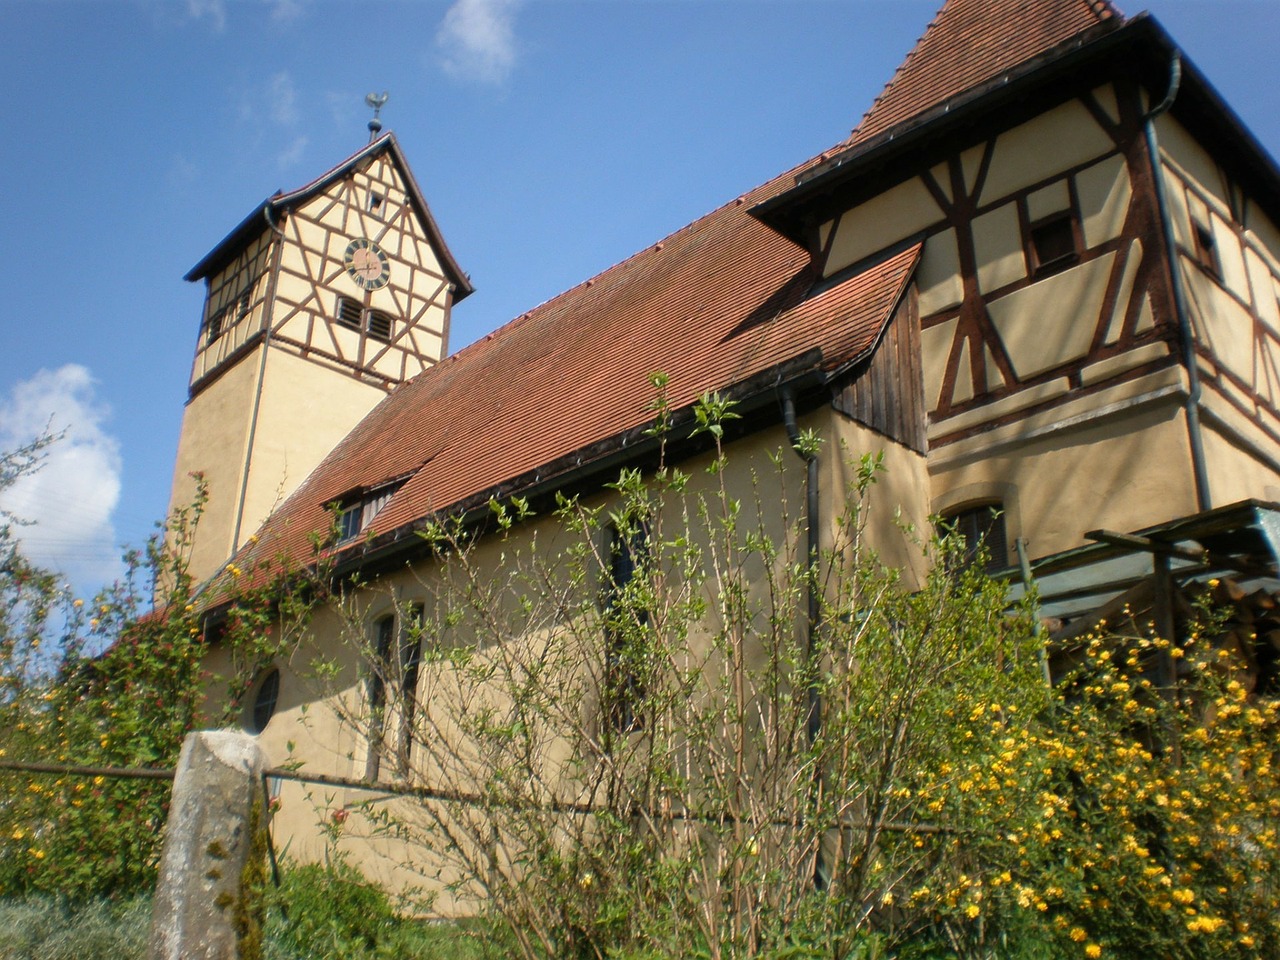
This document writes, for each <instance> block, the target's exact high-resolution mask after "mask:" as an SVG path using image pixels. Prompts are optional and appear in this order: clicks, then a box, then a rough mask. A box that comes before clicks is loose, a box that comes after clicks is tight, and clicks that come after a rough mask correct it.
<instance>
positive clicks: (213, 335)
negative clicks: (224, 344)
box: [204, 310, 227, 343]
mask: <svg viewBox="0 0 1280 960" xmlns="http://www.w3.org/2000/svg"><path fill="white" fill-rule="evenodd" d="M226 315H227V312H226V311H225V310H219V311H218V312H217V313H215V314H214V315H213V316H211V317H210V318H209V323H208V325H207V326H206V327H205V332H204V342H205V343H213V341H215V340H217V339H218V338H219V337H220V336H222V324H223V321H224V320H225V319H226Z"/></svg>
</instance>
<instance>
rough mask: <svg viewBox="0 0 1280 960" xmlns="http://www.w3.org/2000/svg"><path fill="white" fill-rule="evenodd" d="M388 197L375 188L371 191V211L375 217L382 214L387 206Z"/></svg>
mask: <svg viewBox="0 0 1280 960" xmlns="http://www.w3.org/2000/svg"><path fill="white" fill-rule="evenodd" d="M386 203H387V198H386V197H384V196H383V195H382V194H380V193H378V192H377V191H375V190H370V191H369V212H370V213H371V214H373V215H374V216H375V217H380V216H382V211H383V209H384V208H385V207H386Z"/></svg>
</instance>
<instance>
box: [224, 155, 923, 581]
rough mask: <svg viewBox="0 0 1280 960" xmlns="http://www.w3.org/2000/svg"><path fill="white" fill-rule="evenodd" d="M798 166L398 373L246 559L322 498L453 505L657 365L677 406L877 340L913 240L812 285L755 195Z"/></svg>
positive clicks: (805, 260) (638, 407)
mask: <svg viewBox="0 0 1280 960" xmlns="http://www.w3.org/2000/svg"><path fill="white" fill-rule="evenodd" d="M795 173H796V171H795V170H793V171H789V172H788V173H786V174H783V175H782V176H779V177H777V178H776V179H774V180H773V181H771V182H769V183H767V184H765V185H764V186H762V187H760V188H759V189H757V190H755V191H752V192H751V193H750V194H748V195H746V196H744V197H741V198H739V199H737V200H735V201H734V202H732V203H730V204H728V205H727V206H724V207H721V208H720V209H719V210H716V211H714V212H713V213H711V214H708V215H707V216H705V217H703V218H702V219H700V220H697V221H695V222H694V223H693V224H691V225H689V226H688V227H685V228H684V229H682V230H680V231H678V232H676V233H674V234H672V235H671V236H669V237H667V238H666V239H665V240H663V241H662V242H660V243H658V244H656V245H654V246H652V247H649V248H647V249H646V250H644V251H643V252H641V253H639V254H637V255H636V256H634V257H632V258H631V259H629V260H626V261H624V262H622V263H620V264H618V265H617V266H615V267H612V268H611V269H609V270H606V271H605V272H604V273H602V274H600V275H599V276H597V277H595V278H593V279H592V280H589V281H587V282H586V283H583V284H580V285H579V286H577V287H574V288H573V289H571V290H569V291H567V292H566V293H564V294H561V295H560V296H559V297H556V298H555V299H553V300H550V301H548V302H547V303H545V304H543V305H542V306H540V307H538V308H536V309H535V310H533V311H531V312H529V313H527V314H525V315H524V316H522V317H520V318H518V319H516V320H514V321H512V322H511V323H509V324H507V325H506V326H505V327H502V328H501V329H499V330H497V331H496V332H494V333H492V334H490V335H489V336H487V337H486V338H484V339H483V340H481V341H478V342H477V343H474V344H472V345H471V346H469V347H467V348H466V349H464V350H462V351H460V352H458V353H456V354H454V355H453V356H451V357H449V358H447V359H446V360H444V361H443V362H441V363H440V364H438V365H437V366H435V367H432V368H431V369H429V370H427V371H425V372H424V373H422V374H421V375H419V376H418V377H416V378H415V379H414V380H412V381H410V382H408V383H406V384H404V385H402V386H401V387H399V388H398V389H396V391H395V392H393V393H392V394H391V395H390V396H389V397H388V398H387V399H386V400H385V401H383V402H382V403H381V404H380V405H379V406H378V407H376V408H375V409H374V410H373V411H372V412H371V413H370V414H369V415H368V416H367V417H366V418H365V419H364V420H363V421H362V422H361V423H360V424H359V425H358V426H357V427H356V429H355V430H353V431H352V432H351V434H350V435H348V436H347V438H346V439H345V440H343V441H342V443H340V444H339V445H338V446H337V447H336V448H335V449H334V450H333V451H332V452H331V453H330V455H329V456H328V457H327V458H326V459H325V460H324V462H323V463H322V464H321V465H320V466H319V467H318V468H317V469H316V471H315V472H314V473H313V474H312V475H311V477H310V478H308V479H307V480H306V481H305V482H304V483H303V484H302V486H301V487H300V488H299V489H298V490H297V491H296V492H295V493H294V494H293V495H292V496H291V497H290V498H289V499H288V501H287V502H286V503H285V504H283V505H282V506H281V507H280V509H279V510H277V511H276V513H275V514H274V515H273V516H272V517H271V519H269V520H268V521H267V523H266V525H265V526H264V528H263V530H262V531H260V543H259V545H258V546H257V547H256V548H254V549H253V551H252V552H251V553H252V554H253V555H246V556H244V557H242V558H241V559H239V560H237V563H238V565H240V566H242V567H243V566H246V565H249V564H252V563H253V562H254V560H255V556H254V555H256V557H257V558H264V557H271V556H275V555H278V554H279V553H280V552H282V551H283V552H284V553H285V554H288V555H291V556H295V557H299V556H304V555H305V552H304V551H305V550H306V543H307V540H306V534H307V532H308V531H312V530H316V529H322V528H324V527H325V526H327V525H328V523H329V518H328V516H327V515H326V512H325V505H326V504H327V503H330V502H332V501H334V500H335V499H337V498H339V497H340V496H342V495H343V494H345V493H348V492H350V491H352V490H354V489H356V488H361V487H369V486H372V485H375V484H377V483H378V482H380V481H383V480H386V479H388V478H392V477H397V476H403V475H406V474H409V475H410V479H409V480H408V481H407V482H406V483H405V485H404V486H403V487H402V488H401V489H400V490H399V491H398V492H397V493H396V494H395V496H394V497H393V498H392V499H391V502H390V503H389V504H388V505H387V506H386V507H385V508H384V509H383V510H382V511H381V512H380V513H379V514H378V516H377V517H376V518H375V520H374V522H373V524H372V530H373V532H374V533H375V534H380V533H384V532H387V531H390V530H395V529H398V528H401V527H402V526H404V525H406V524H410V523H412V522H413V521H416V520H419V519H421V518H423V517H425V516H428V515H430V514H432V513H433V512H435V511H440V510H446V509H448V508H450V507H451V506H454V505H456V504H459V503H461V502H463V501H465V500H467V499H468V498H472V497H475V496H476V495H479V494H483V493H484V492H485V491H488V490H490V489H492V488H493V487H495V486H496V485H498V484H501V483H503V482H504V481H507V480H509V479H511V478H514V477H519V476H521V475H522V474H525V473H528V472H530V471H533V470H535V469H537V468H540V467H543V466H545V465H547V464H550V463H552V462H553V461H556V460H557V459H559V458H562V457H565V456H567V455H570V454H573V453H574V452H576V451H581V450H583V449H584V448H587V447H589V446H591V445H593V444H596V443H599V442H601V441H603V440H607V439H609V438H611V437H614V436H617V435H618V434H620V433H622V432H624V431H627V430H629V429H633V428H636V427H640V426H642V425H644V424H646V423H647V422H649V421H650V420H651V419H652V411H651V410H650V404H651V403H652V401H653V400H654V396H655V394H654V390H653V388H652V387H651V386H650V383H649V374H651V373H653V372H656V371H661V372H663V373H665V374H667V375H668V377H669V378H670V380H669V385H668V387H667V396H668V399H669V401H670V403H671V405H672V407H673V408H675V409H679V408H681V407H684V406H687V405H689V404H691V403H693V402H694V401H695V400H696V399H697V398H698V397H699V396H700V395H701V394H703V393H704V392H707V391H714V390H724V389H726V388H730V387H732V386H734V385H735V384H740V383H742V382H743V381H746V380H748V379H749V378H751V377H753V376H754V375H758V374H762V373H764V372H766V371H769V370H770V369H772V368H774V367H777V366H778V365H780V364H782V363H784V362H786V361H789V360H794V359H795V358H797V357H800V356H801V355H804V354H806V353H807V352H810V351H812V350H813V348H815V347H816V348H819V349H820V350H821V361H820V366H821V367H822V368H823V369H828V370H829V369H834V368H837V367H840V366H842V365H844V364H846V363H848V362H851V361H853V360H855V359H857V358H858V357H860V356H861V355H864V354H865V353H867V352H868V351H869V350H870V349H871V348H872V347H873V346H874V345H875V343H876V342H877V339H878V337H879V335H880V333H881V331H882V330H883V327H884V324H885V322H886V321H887V319H888V318H889V316H890V315H891V313H892V311H893V308H894V307H895V306H896V304H897V302H898V300H899V298H900V297H901V295H902V292H903V290H904V289H905V286H906V282H907V280H908V279H909V277H910V275H911V273H912V271H913V269H914V267H915V264H916V261H917V259H918V257H919V250H920V248H919V244H916V245H914V246H912V247H910V248H909V249H907V250H904V251H902V252H900V253H898V254H896V255H895V256H892V257H890V258H889V259H888V260H886V261H884V262H883V263H880V264H877V265H875V266H872V267H869V268H868V269H866V270H865V271H863V272H862V273H860V274H859V275H857V276H855V277H852V278H851V279H849V280H846V281H845V282H843V283H841V284H839V285H838V286H835V287H834V288H832V289H830V290H826V291H824V292H823V293H821V294H820V295H818V296H814V297H812V298H810V299H804V298H805V296H806V294H807V293H808V291H809V288H810V286H811V281H812V280H813V277H812V275H811V272H810V266H809V256H808V254H807V253H806V252H805V251H804V250H803V249H801V248H800V247H798V246H796V245H795V244H793V243H791V242H790V241H788V240H786V239H784V238H782V237H780V236H779V235H778V234H776V233H774V232H773V231H771V230H770V229H768V228H767V227H765V226H764V225H762V224H761V223H759V222H758V221H757V220H755V219H754V218H752V217H751V216H750V215H749V214H748V213H747V211H748V209H749V208H750V207H751V206H752V205H754V204H755V203H757V202H759V201H761V200H763V199H765V198H766V197H768V196H771V195H773V194H775V193H777V192H778V191H780V190H782V189H785V188H786V187H787V186H789V185H790V184H791V183H792V182H794V176H795Z"/></svg>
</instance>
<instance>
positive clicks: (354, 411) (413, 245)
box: [172, 134, 471, 579]
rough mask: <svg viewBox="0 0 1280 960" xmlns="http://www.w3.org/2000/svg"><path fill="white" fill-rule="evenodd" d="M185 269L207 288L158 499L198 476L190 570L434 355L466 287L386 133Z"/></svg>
mask: <svg viewBox="0 0 1280 960" xmlns="http://www.w3.org/2000/svg"><path fill="white" fill-rule="evenodd" d="M186 279H187V280H189V281H199V280H203V281H204V282H205V284H206V290H207V295H206V298H205V304H204V313H203V319H202V322H201V325H200V329H199V335H198V340H197V343H196V351H195V362H194V364H193V367H192V371H191V381H190V398H189V400H188V402H187V409H186V412H185V416H184V419H183V427H182V435H181V440H180V445H179V450H178V457H177V464H176V467H175V473H174V492H173V499H172V507H173V508H178V507H181V506H184V505H185V504H187V503H189V502H190V501H191V498H192V496H193V495H194V491H195V488H194V484H193V481H192V480H191V479H190V475H191V474H192V473H197V472H198V473H200V474H202V475H203V477H204V479H205V481H206V482H207V484H208V488H209V495H210V497H209V503H208V506H207V508H206V512H205V514H204V516H203V517H202V518H201V520H200V536H199V537H198V539H197V540H196V544H195V554H194V556H193V558H192V572H193V573H194V574H195V576H196V577H197V579H203V578H205V577H208V576H210V575H212V574H213V573H214V572H216V571H217V570H218V569H219V567H220V566H221V565H222V564H223V563H224V562H225V561H226V560H227V559H228V558H229V557H230V556H231V555H232V554H233V553H234V552H235V551H236V549H237V548H239V547H240V546H241V545H242V544H243V543H244V541H245V540H246V539H247V538H248V537H249V536H250V535H251V534H252V533H253V532H254V531H255V530H256V529H257V528H258V527H259V526H260V525H261V524H262V522H263V521H264V520H265V519H266V518H267V517H268V515H269V514H270V513H271V511H272V510H273V509H274V508H275V507H276V506H278V505H279V504H280V503H282V502H283V501H284V499H285V498H286V497H287V496H288V495H289V494H290V493H292V492H293V490H294V488H295V487H297V486H298V484H299V483H301V482H302V481H303V480H304V479H305V478H306V476H307V474H309V473H310V472H311V471H312V470H313V469H314V468H315V467H316V465H317V464H319V463H320V461H321V460H322V459H323V458H324V456H325V455H326V454H327V453H328V452H329V451H330V450H331V449H332V448H333V447H334V446H335V445H336V444H337V443H338V441H339V440H341V439H342V437H344V436H345V435H346V434H347V433H348V432H349V431H350V430H351V429H352V428H353V427H354V426H355V425H356V423H358V422H359V420H360V418H361V417H363V416H364V415H365V414H366V413H367V412H368V411H369V410H370V409H372V408H373V407H374V406H375V405H377V403H378V402H379V401H380V400H382V399H383V398H384V397H386V395H387V393H388V392H389V391H390V390H391V389H392V388H393V387H395V386H396V385H398V384H401V383H403V382H405V381H406V380H408V379H410V378H412V377H413V376H415V375H417V374H419V373H421V372H422V371H423V370H425V369H427V368H428V367H429V366H431V365H432V364H435V363H437V362H439V361H440V360H441V358H443V357H444V356H445V354H446V353H447V352H448V337H449V312H450V310H451V308H452V306H453V303H454V302H455V301H456V300H459V299H461V298H462V297H465V296H466V295H467V294H468V293H470V292H471V286H470V283H469V281H468V279H467V278H466V276H465V275H463V274H462V272H461V271H460V270H459V268H458V265H457V264H456V263H455V262H454V260H453V257H452V255H451V254H450V252H449V250H448V247H446V246H445V243H444V240H443V238H442V237H441V235H440V231H439V229H438V228H437V227H436V225H435V221H434V220H433V219H432V216H431V212H430V210H429V209H428V207H427V205H426V202H425V201H424V199H423V197H422V193H421V191H420V190H419V188H418V185H417V184H416V182H415V181H414V179H413V175H412V173H411V172H410V170H409V167H408V165H407V164H406V163H405V160H404V156H403V154H402V153H401V151H400V148H399V145H398V144H397V142H396V140H395V138H394V136H393V135H392V134H386V135H385V136H382V137H380V138H378V139H375V140H373V141H372V142H371V143H370V144H369V145H368V146H367V147H365V148H364V149H362V150H360V151H359V152H358V153H356V154H355V155H353V156H352V157H349V158H348V159H346V160H344V161H343V162H342V163H341V164H339V165H338V166H336V167H335V168H334V169H332V170H330V171H328V172H327V173H325V174H324V175H323V176H321V177H319V178H317V179H316V180H315V181H313V182H312V183H310V184H308V185H307V186H305V187H303V188H301V189H300V190H296V191H294V192H293V193H289V194H277V195H276V196H274V197H271V198H269V199H267V200H266V201H264V202H263V203H262V204H261V205H260V206H258V207H257V208H256V209H255V210H254V211H253V212H252V213H251V214H250V215H249V216H248V217H247V218H245V220H244V221H243V222H242V223H241V224H240V225H239V226H238V227H237V228H236V229H235V230H234V231H232V233H231V234H230V235H229V236H228V237H227V238H226V239H225V240H223V241H222V243H220V244H219V245H218V246H217V247H215V248H214V249H213V250H212V251H211V252H210V253H209V254H208V255H207V256H206V257H205V258H204V259H202V260H201V261H200V262H199V263H198V264H196V266H195V267H193V268H192V269H191V271H190V272H189V273H188V274H187V276H186Z"/></svg>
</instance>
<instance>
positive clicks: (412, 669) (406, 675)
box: [396, 604, 422, 777]
mask: <svg viewBox="0 0 1280 960" xmlns="http://www.w3.org/2000/svg"><path fill="white" fill-rule="evenodd" d="M421 665H422V604H414V605H413V606H411V607H409V608H408V609H407V610H406V611H405V616H404V620H403V622H402V623H401V624H400V676H399V678H398V679H399V681H400V690H399V693H400V703H399V708H400V740H399V743H398V744H397V745H396V768H397V771H398V772H399V774H400V776H402V777H408V776H409V773H410V770H411V769H412V766H411V761H412V760H413V722H414V719H415V717H416V714H417V711H418V673H419V670H420V668H421Z"/></svg>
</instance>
